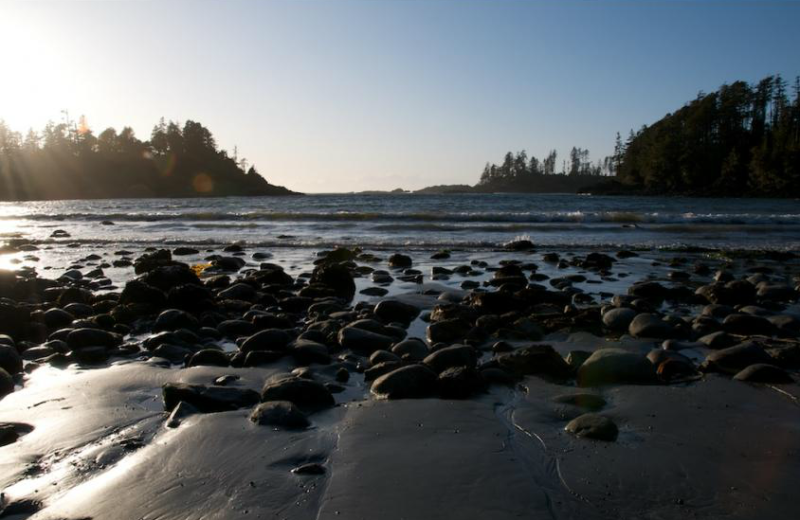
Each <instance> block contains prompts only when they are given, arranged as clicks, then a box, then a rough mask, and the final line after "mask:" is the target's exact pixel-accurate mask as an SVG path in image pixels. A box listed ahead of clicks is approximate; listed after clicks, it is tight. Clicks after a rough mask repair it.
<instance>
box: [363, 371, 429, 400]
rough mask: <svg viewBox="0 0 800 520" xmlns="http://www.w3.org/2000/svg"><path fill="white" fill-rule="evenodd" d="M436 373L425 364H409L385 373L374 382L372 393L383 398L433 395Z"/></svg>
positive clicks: (411, 397) (410, 397)
mask: <svg viewBox="0 0 800 520" xmlns="http://www.w3.org/2000/svg"><path fill="white" fill-rule="evenodd" d="M436 389H437V376H436V373H435V372H434V371H433V370H431V369H430V368H428V367H427V366H425V365H408V366H405V367H402V368H398V369H397V370H393V371H392V372H389V373H388V374H384V375H382V376H381V377H379V378H378V379H376V380H375V382H374V383H372V388H371V390H372V393H373V394H375V395H376V396H377V397H379V398H383V399H415V398H423V397H430V396H432V395H433V394H434V393H435V392H436Z"/></svg>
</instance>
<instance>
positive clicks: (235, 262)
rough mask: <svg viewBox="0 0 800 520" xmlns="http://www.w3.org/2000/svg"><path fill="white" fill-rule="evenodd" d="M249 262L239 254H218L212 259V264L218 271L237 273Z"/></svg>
mask: <svg viewBox="0 0 800 520" xmlns="http://www.w3.org/2000/svg"><path fill="white" fill-rule="evenodd" d="M246 264H247V262H245V261H244V260H243V259H241V258H239V257H237V256H218V257H216V258H214V259H213V260H212V261H211V266H212V267H213V268H214V269H215V270H217V271H228V272H232V273H235V272H237V271H239V270H240V269H241V268H242V267H244V266H245V265H246Z"/></svg>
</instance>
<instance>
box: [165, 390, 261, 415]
mask: <svg viewBox="0 0 800 520" xmlns="http://www.w3.org/2000/svg"><path fill="white" fill-rule="evenodd" d="M162 395H163V398H164V409H165V410H167V411H172V410H173V409H174V408H175V407H176V406H178V403H180V402H181V401H184V402H186V403H188V404H190V405H192V406H194V407H195V408H197V410H198V411H200V412H201V413H214V412H227V411H230V410H237V409H239V408H245V407H249V406H253V405H255V404H256V403H258V400H259V396H258V392H256V391H255V390H250V389H247V388H231V387H225V386H204V385H190V384H187V383H167V384H165V385H164V386H163V387H162Z"/></svg>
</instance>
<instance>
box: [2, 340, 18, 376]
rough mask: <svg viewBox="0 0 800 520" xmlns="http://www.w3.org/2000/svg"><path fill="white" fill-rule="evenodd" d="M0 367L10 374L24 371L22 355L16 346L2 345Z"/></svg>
mask: <svg viewBox="0 0 800 520" xmlns="http://www.w3.org/2000/svg"><path fill="white" fill-rule="evenodd" d="M0 368H2V369H3V370H5V371H6V372H8V373H9V374H17V373H19V372H22V357H21V356H20V355H19V352H17V348H16V347H13V346H10V345H0Z"/></svg>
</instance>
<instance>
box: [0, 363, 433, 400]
mask: <svg viewBox="0 0 800 520" xmlns="http://www.w3.org/2000/svg"><path fill="white" fill-rule="evenodd" d="M434 377H435V376H434ZM13 391H14V379H13V378H12V377H11V374H9V373H8V372H6V370H5V369H4V368H0V399H2V398H3V397H5V396H7V395H8V394H10V393H11V392H13Z"/></svg>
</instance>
